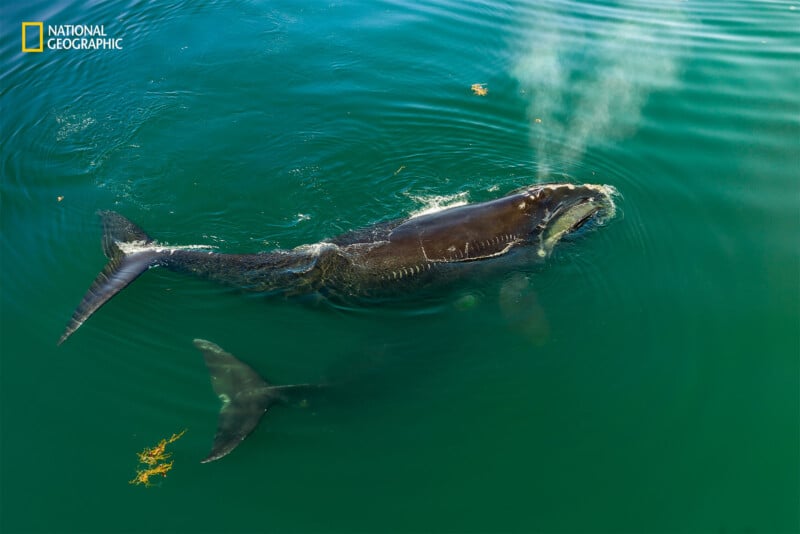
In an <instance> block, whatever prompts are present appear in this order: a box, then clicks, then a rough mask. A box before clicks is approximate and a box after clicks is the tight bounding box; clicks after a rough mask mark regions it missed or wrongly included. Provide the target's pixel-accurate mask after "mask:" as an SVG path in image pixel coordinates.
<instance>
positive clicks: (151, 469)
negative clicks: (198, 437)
mask: <svg viewBox="0 0 800 534" xmlns="http://www.w3.org/2000/svg"><path fill="white" fill-rule="evenodd" d="M185 433H186V429H183V430H182V431H181V432H179V433H177V434H172V436H170V437H169V438H164V439H162V440H161V441H159V442H158V445H156V446H155V447H145V448H144V450H143V451H142V452H137V453H136V456H137V458H139V465H140V466H145V468H144V469H137V470H136V476H135V477H134V478H133V480H130V481H129V482H128V483H129V484H136V485H144V486H146V487H150V486H152V484H151V482H150V477H152V476H156V475H161V476H162V477H166V476H167V472H168V471H169V470H170V469H172V463H173V462H172V461H169V462H167V461H166V460H167V459H169V458H170V457H171V456H172V453H171V452H167V445H169V444H170V443H174V442H176V441H178V440H179V439H181V437H183V435H184V434H185ZM159 462H162V463H159Z"/></svg>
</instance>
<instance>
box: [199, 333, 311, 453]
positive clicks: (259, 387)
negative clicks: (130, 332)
mask: <svg viewBox="0 0 800 534" xmlns="http://www.w3.org/2000/svg"><path fill="white" fill-rule="evenodd" d="M194 346H195V347H196V348H197V349H198V350H199V351H200V352H202V353H203V359H204V360H205V362H206V367H208V372H209V376H210V378H211V387H212V388H213V389H214V393H216V394H217V397H219V399H220V403H221V406H220V410H219V417H218V419H217V432H216V434H215V435H214V442H213V444H212V446H211V452H210V453H209V454H208V455H207V456H206V457H205V458H204V459H202V460H201V461H200V463H204V464H205V463H208V462H213V461H215V460H219V459H220V458H222V457H223V456H226V455H228V454H229V453H230V452H231V451H232V450H233V449H235V448H236V447H237V446H238V445H239V444H240V443H241V442H242V441H244V439H245V438H246V437H247V436H248V435H250V433H251V432H252V431H253V429H255V428H256V426H257V425H258V423H259V421H260V420H261V417H262V416H263V415H264V413H265V412H266V411H267V409H269V408H270V407H271V406H273V405H274V404H285V403H287V402H288V394H289V393H290V392H292V391H307V390H309V389H316V388H320V387H322V386H321V385H318V384H285V385H273V384H270V383H269V382H267V381H266V380H264V379H263V378H262V377H261V376H260V375H259V374H258V373H257V372H256V371H255V370H254V369H253V368H252V367H250V366H249V365H247V364H246V363H244V362H243V361H241V360H239V359H238V358H236V357H235V356H234V355H233V354H231V353H229V352H226V351H225V350H223V349H222V347H220V346H219V345H217V344H216V343H213V342H211V341H208V340H206V339H200V338H197V339H195V340H194Z"/></svg>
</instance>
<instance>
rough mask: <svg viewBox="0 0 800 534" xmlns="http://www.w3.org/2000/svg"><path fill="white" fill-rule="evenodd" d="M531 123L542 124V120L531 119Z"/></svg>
mask: <svg viewBox="0 0 800 534" xmlns="http://www.w3.org/2000/svg"><path fill="white" fill-rule="evenodd" d="M533 122H535V123H536V124H542V119H540V118H538V117H537V118H535V119H533Z"/></svg>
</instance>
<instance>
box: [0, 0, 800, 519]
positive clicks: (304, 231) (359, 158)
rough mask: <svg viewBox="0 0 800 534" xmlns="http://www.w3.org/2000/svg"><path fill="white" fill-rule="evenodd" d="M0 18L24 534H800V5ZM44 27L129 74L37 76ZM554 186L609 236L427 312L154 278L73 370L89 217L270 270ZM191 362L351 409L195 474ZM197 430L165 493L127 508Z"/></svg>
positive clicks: (4, 240) (282, 415) (6, 270)
mask: <svg viewBox="0 0 800 534" xmlns="http://www.w3.org/2000/svg"><path fill="white" fill-rule="evenodd" d="M0 14H2V16H1V17H0V22H1V23H2V35H3V40H2V43H0V60H1V61H2V74H0V76H2V77H1V78H0V98H1V99H2V101H1V102H0V104H1V105H2V108H1V109H0V121H2V182H1V183H0V187H1V189H0V195H1V196H0V220H1V221H2V228H1V236H0V243H1V245H0V254H1V255H0V270H1V273H2V274H1V276H0V287H2V302H1V306H2V307H1V308H0V312H1V313H2V315H1V316H0V319H1V320H2V323H1V329H0V350H1V351H2V352H1V353H0V412H1V413H2V417H1V418H0V498H1V500H0V530H2V532H256V531H258V532H328V531H331V532H380V531H392V532H401V531H409V532H410V531H416V532H423V531H424V532H444V531H447V532H500V531H504V532H506V531H507V532H511V531H529V532H533V531H538V532H797V531H798V530H800V511H799V507H800V504H799V503H800V430H799V429H798V427H799V426H800V385H799V384H800V363H798V360H799V359H800V310H799V309H798V306H799V304H798V303H799V302H800V266H799V265H798V255H799V250H798V239H797V233H798V229H800V4H798V3H797V2H793V1H788V2H778V1H775V2H768V1H736V2H714V1H710V0H705V1H699V2H673V1H669V2H648V1H639V2H633V1H619V2H598V3H594V2H578V1H569V0H563V1H555V0H553V1H541V2H532V1H530V2H498V1H484V2H451V1H447V0H433V1H422V2H392V1H375V2H346V1H345V2H294V1H291V2H290V1H270V2H256V1H215V2H207V3H200V2H188V1H187V2H177V3H147V2H138V1H131V2H88V3H85V4H78V3H69V2H44V1H34V2H27V3H24V4H23V3H16V4H14V3H6V4H4V5H3V6H2V7H0ZM38 20H41V21H44V22H45V24H46V25H47V24H103V25H104V26H105V29H106V32H107V33H108V34H111V35H113V36H116V37H122V38H123V49H122V50H108V51H54V50H46V51H45V52H43V53H41V54H23V53H21V51H20V48H21V47H20V25H21V22H23V21H38ZM473 83H484V84H486V87H487V88H488V94H487V95H485V96H482V97H481V96H477V95H474V94H472V92H471V90H470V86H471V85H472V84H473ZM563 180H569V181H573V182H590V183H606V184H611V185H613V186H615V187H616V188H617V189H619V191H620V192H621V195H622V196H621V198H620V200H619V207H620V213H619V216H618V217H617V218H616V219H615V220H614V221H612V222H611V223H610V224H609V225H608V226H606V227H603V228H600V229H598V230H597V231H594V232H590V233H587V235H585V236H582V237H581V238H580V239H578V240H575V241H574V242H572V243H568V244H564V245H563V246H561V247H560V248H559V249H558V250H557V252H556V253H555V254H554V256H553V257H552V258H550V259H549V260H548V261H547V263H546V264H545V265H543V266H536V267H532V268H531V269H530V270H529V271H525V272H513V273H502V274H500V275H499V276H498V278H497V279H494V280H475V281H474V283H472V284H470V285H468V287H466V288H464V289H463V291H462V292H460V293H458V294H453V295H442V300H440V301H437V302H427V301H425V302H418V301H415V300H414V299H413V298H411V299H410V301H409V303H408V304H407V305H406V306H404V307H402V308H400V309H383V308H378V309H374V308H373V309H363V310H351V311H342V310H333V309H330V308H328V307H325V306H314V305H310V304H303V303H297V302H287V301H282V300H280V299H272V300H267V299H264V298H262V297H254V296H246V295H242V294H240V293H237V292H235V291H231V290H230V289H227V288H223V287H219V286H215V285H213V284H211V283H208V282H205V281H201V280H195V279H190V278H186V277H183V276H180V275H177V274H173V273H169V272H162V271H159V270H154V271H150V272H148V273H146V274H145V275H143V276H142V277H141V278H140V279H139V280H137V281H136V282H135V283H134V284H133V285H132V286H131V287H129V288H128V289H127V290H125V291H124V292H123V293H121V294H120V295H119V296H118V297H116V298H115V299H114V300H113V301H112V302H110V303H109V304H108V305H107V306H106V307H104V308H103V309H102V310H101V311H100V312H98V313H97V314H96V315H95V316H93V317H92V318H91V319H90V320H89V321H88V322H87V323H86V324H85V325H84V326H83V327H82V328H81V329H80V330H79V331H78V332H77V333H76V334H75V335H74V336H73V337H72V338H71V339H70V340H68V341H67V343H65V344H64V345H63V346H61V347H56V341H57V339H58V337H59V335H60V333H61V331H62V329H63V327H64V325H65V324H66V321H67V320H68V318H69V317H70V315H71V313H72V311H73V309H74V308H75V306H76V305H77V303H78V302H79V300H80V298H81V296H82V295H83V293H84V292H85V290H86V289H87V288H88V286H89V284H90V282H91V281H92V279H93V278H94V276H95V275H96V274H97V272H98V271H99V270H100V269H101V268H102V266H103V264H104V258H103V255H102V251H101V248H100V226H99V221H98V218H97V216H96V211H97V210H100V209H114V210H117V211H119V212H121V213H123V214H125V215H126V216H128V217H129V218H131V219H133V220H135V221H137V222H138V223H140V224H141V225H142V226H143V227H144V228H145V229H146V230H147V231H148V232H150V233H151V235H153V236H154V237H156V238H157V239H159V240H162V241H166V242H169V243H176V244H190V243H205V244H212V245H215V246H217V247H219V249H220V250H223V251H237V252H258V251H263V250H270V249H272V248H275V247H282V248H289V247H293V246H297V245H301V244H304V243H313V242H317V241H319V240H321V239H324V238H327V237H331V236H334V235H336V234H339V233H341V232H343V231H346V230H350V229H354V228H358V227H363V226H365V225H369V224H371V223H374V222H378V221H381V220H385V219H390V218H396V217H403V216H406V215H407V214H408V213H410V212H414V211H417V210H420V209H423V208H426V207H431V206H435V205H446V204H449V203H453V202H458V201H481V200H488V199H491V198H494V197H497V196H500V195H502V194H504V193H505V192H507V191H509V190H512V189H515V188H517V187H520V186H523V185H527V184H529V183H533V182H542V181H563ZM59 197H63V199H61V200H60V201H59V200H58V198H59ZM195 337H203V338H206V339H210V340H212V341H214V342H216V343H218V344H220V345H221V346H222V347H224V348H225V349H227V350H229V351H230V352H232V353H233V354H235V355H237V356H239V357H240V358H241V359H243V360H245V361H247V362H248V363H250V364H251V365H253V367H255V368H256V369H257V370H258V371H259V372H260V373H262V374H263V375H264V376H265V377H267V378H268V379H270V380H273V381H275V382H278V383H286V382H298V381H299V382H314V381H325V382H329V383H331V384H332V387H330V388H329V389H328V390H327V391H325V392H323V393H321V394H318V395H314V396H312V397H309V398H308V399H307V401H308V402H307V403H301V404H299V405H298V404H293V405H290V406H287V407H280V408H275V409H274V410H272V411H270V413H268V414H267V415H266V416H265V418H264V420H263V421H262V423H261V425H260V426H259V427H258V428H257V429H256V431H255V432H254V433H253V435H252V436H251V437H250V438H248V439H247V440H246V441H245V442H244V443H243V444H242V445H241V446H240V447H239V448H238V449H237V450H235V451H234V452H233V453H232V454H231V455H230V456H229V457H226V458H224V459H223V460H221V461H219V462H215V463H212V464H208V465H201V464H200V463H199V460H200V459H201V458H203V457H204V456H205V454H206V453H207V452H208V450H209V449H210V445H211V440H212V437H213V434H214V431H215V425H216V414H217V410H218V401H217V399H216V397H215V396H214V394H213V392H212V390H211V387H210V384H209V380H208V376H207V372H206V369H205V366H204V364H203V361H202V358H201V357H200V354H199V353H198V352H197V351H196V350H195V349H194V348H193V346H192V344H191V340H192V339H193V338H195ZM337 384H338V386H337ZM183 428H187V429H188V431H187V433H186V435H185V436H184V437H183V438H182V439H181V440H179V441H178V442H176V443H175V444H173V445H172V446H171V448H172V450H173V451H174V457H173V459H174V468H173V470H172V471H171V472H170V473H169V475H168V477H167V478H166V479H164V480H163V482H161V483H160V484H159V486H158V487H152V488H144V487H139V486H132V485H129V484H128V480H130V479H131V478H132V477H133V475H134V471H135V468H136V457H135V453H136V452H138V451H140V450H141V449H142V448H144V447H146V446H152V445H154V444H155V443H156V442H157V441H158V440H159V439H161V438H162V437H166V436H168V435H170V434H171V433H173V432H177V431H179V430H181V429H183Z"/></svg>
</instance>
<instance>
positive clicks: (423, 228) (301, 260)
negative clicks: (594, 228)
mask: <svg viewBox="0 0 800 534" xmlns="http://www.w3.org/2000/svg"><path fill="white" fill-rule="evenodd" d="M615 194H616V190H615V189H614V188H613V187H611V186H608V185H592V184H584V185H576V184H570V183H560V184H543V185H534V186H530V187H526V188H523V189H520V190H517V191H514V192H512V193H510V194H508V195H506V196H504V197H501V198H498V199H495V200H490V201H488V202H481V203H476V204H467V205H465V206H458V207H453V208H448V209H444V210H441V211H438V212H436V213H430V214H427V215H420V216H417V217H411V218H408V219H398V220H393V221H388V222H384V223H379V224H376V225H374V226H371V227H368V228H365V229H362V230H356V231H353V232H349V233H346V234H343V235H340V236H338V237H335V238H333V239H330V240H326V241H322V242H320V243H316V244H313V245H303V246H300V247H297V248H294V249H291V250H274V251H271V252H265V253H261V254H220V253H216V252H213V250H212V249H210V248H205V247H201V246H189V247H185V246H184V247H181V246H169V245H165V244H161V243H158V242H157V241H154V240H153V239H152V238H151V237H150V236H149V235H147V234H146V233H145V232H144V230H142V229H141V228H140V227H138V226H137V225H136V224H134V223H133V222H131V221H129V220H128V219H126V218H125V217H123V216H122V215H120V214H118V213H115V212H113V211H105V212H101V213H100V215H101V218H102V222H103V252H104V253H105V255H106V257H107V258H108V259H109V261H108V263H107V264H106V266H105V268H104V269H103V271H102V272H101V273H100V274H99V275H98V276H97V278H95V280H94V282H93V283H92V285H91V287H90V288H89V290H88V291H87V293H86V295H85V296H84V297H83V300H82V301H81V303H80V304H79V305H78V307H77V309H76V310H75V312H74V313H73V315H72V318H71V319H70V321H69V322H68V324H67V327H66V329H65V330H64V333H63V334H62V336H61V338H60V339H59V341H58V344H59V345H60V344H62V343H63V342H64V341H65V340H66V339H67V338H68V337H69V336H71V335H72V334H73V333H74V332H75V331H76V330H77V329H78V328H79V327H80V326H81V325H82V324H83V323H84V322H85V321H86V320H87V319H88V318H89V317H90V316H91V315H92V314H93V313H94V312H96V311H97V310H98V309H99V308H100V307H101V306H103V305H104V304H105V303H106V302H108V301H109V300H110V299H111V298H112V297H113V296H114V295H116V294H117V293H119V292H120V291H121V290H122V289H124V288H125V287H126V286H127V285H128V284H130V283H131V282H133V281H134V280H135V279H136V278H137V277H138V276H139V275H141V274H142V273H143V272H145V271H146V270H148V269H149V268H152V267H166V268H167V269H170V270H173V271H178V272H185V273H190V274H194V275H197V276H202V277H205V278H208V279H210V280H214V281H217V282H221V283H225V284H228V285H231V286H235V287H239V288H241V289H244V290H247V291H255V292H263V293H284V294H287V295H301V294H311V293H320V294H322V295H324V296H326V297H328V298H330V299H332V300H340V301H346V302H347V301H350V302H352V301H356V302H369V301H370V300H371V299H379V298H382V297H385V296H389V295H390V296H398V295H400V296H407V295H409V294H411V293H413V292H414V291H417V290H419V289H421V288H424V287H430V286H432V285H434V284H437V283H442V282H445V281H448V280H453V279H457V278H460V277H464V276H468V275H469V274H473V275H476V274H481V273H482V271H481V270H480V267H482V266H484V265H494V264H499V263H500V262H499V261H498V260H500V259H505V260H508V261H509V262H512V263H513V262H516V264H518V265H524V264H526V263H530V262H534V261H538V260H541V259H542V258H545V257H547V256H548V255H549V254H550V253H551V252H552V250H553V247H554V246H555V245H556V243H558V241H559V240H560V239H561V238H562V237H564V236H565V235H567V234H569V233H571V232H574V231H575V230H577V229H579V228H581V227H582V226H584V225H585V224H586V223H588V222H590V221H592V222H595V223H602V222H604V221H606V220H608V219H610V218H612V217H613V216H614V214H615V205H614V198H613V197H614V196H615Z"/></svg>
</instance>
